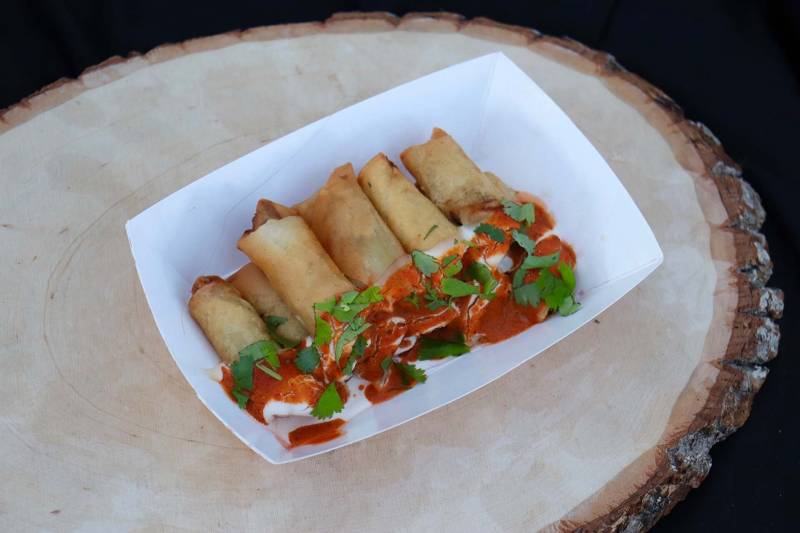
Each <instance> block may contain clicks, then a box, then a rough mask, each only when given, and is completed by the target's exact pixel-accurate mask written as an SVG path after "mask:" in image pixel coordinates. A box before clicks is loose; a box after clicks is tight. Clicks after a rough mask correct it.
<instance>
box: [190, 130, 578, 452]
mask: <svg viewBox="0 0 800 533" xmlns="http://www.w3.org/2000/svg"><path fill="white" fill-rule="evenodd" d="M401 159H402V160H403V162H404V164H405V165H406V167H407V168H408V169H409V170H410V171H411V173H412V175H413V176H414V178H415V179H416V183H417V185H418V187H415V186H414V184H413V183H412V182H411V181H410V180H408V179H407V178H406V177H405V176H404V175H403V174H402V172H401V171H400V169H399V168H398V167H397V166H396V165H394V164H393V163H392V162H391V161H389V159H388V158H387V157H386V156H385V155H384V154H378V155H377V156H375V157H374V158H373V159H372V160H370V161H369V162H368V163H367V164H366V165H365V166H364V168H363V169H362V170H361V172H360V173H359V175H358V177H356V176H355V174H354V172H353V168H352V166H351V165H349V164H347V165H343V166H341V167H339V168H337V169H335V170H334V171H333V173H332V175H331V178H330V180H329V181H328V183H326V185H325V186H324V187H323V188H322V189H320V190H319V191H318V192H317V193H316V194H314V195H313V196H312V197H311V198H309V199H308V200H306V201H304V202H302V203H300V204H298V205H297V206H295V207H287V206H282V205H280V204H277V203H275V202H271V201H269V200H266V199H262V200H260V201H259V202H258V205H257V208H256V213H255V216H254V217H253V226H252V228H251V229H249V230H247V231H246V232H245V233H244V235H243V236H242V238H241V239H240V240H239V243H238V247H239V249H240V250H242V251H243V252H244V253H245V254H246V255H247V256H248V257H249V258H250V260H251V263H250V264H248V265H245V267H243V268H242V269H241V270H240V271H238V272H237V273H235V274H234V275H232V276H231V277H230V278H229V279H228V280H227V281H226V280H223V279H221V278H219V277H215V276H210V277H209V276H204V277H201V278H198V280H197V281H196V282H195V284H194V286H193V287H192V296H191V298H190V300H189V310H190V313H191V315H192V317H194V319H195V321H196V322H197V323H198V325H199V326H200V327H201V329H202V330H203V332H204V333H205V335H206V336H207V337H208V339H209V341H210V342H211V344H212V346H213V347H214V349H215V350H216V351H217V353H218V354H219V356H220V359H221V361H222V364H221V369H222V372H221V376H222V378H221V381H220V382H221V385H222V387H223V388H224V390H225V391H226V392H227V393H228V395H229V396H230V397H231V399H232V400H233V401H235V402H237V403H238V404H239V406H240V407H241V408H242V409H246V410H247V412H248V413H250V414H251V415H252V416H253V417H254V418H255V419H256V420H258V421H259V422H261V423H264V424H266V425H268V426H269V427H270V429H272V431H273V433H274V434H275V436H276V437H277V438H278V440H279V441H280V442H281V443H282V444H283V445H284V446H286V447H287V448H292V447H295V446H300V445H308V444H319V443H322V442H326V441H328V440H331V439H334V438H336V437H338V436H340V435H342V432H343V431H345V430H346V424H345V422H346V420H350V419H352V418H353V417H354V416H356V415H357V414H358V413H359V412H361V411H363V410H364V409H367V408H369V406H370V405H372V404H375V403H379V402H384V401H387V400H389V399H391V398H393V397H394V396H396V395H398V394H401V393H402V392H404V391H407V390H409V389H411V388H413V387H415V386H420V385H422V384H424V383H426V381H427V380H428V372H430V371H431V370H432V369H433V368H434V367H436V366H440V365H442V364H444V363H446V362H447V361H448V360H451V359H452V358H456V357H463V356H465V355H466V354H468V353H470V352H471V351H474V350H475V349H476V348H477V347H479V346H481V345H485V344H491V343H496V342H500V341H502V340H505V339H508V338H510V337H513V336H514V335H517V334H518V333H520V332H522V331H524V330H526V329H528V328H530V327H532V326H534V325H535V324H538V323H539V322H542V321H543V320H545V319H546V318H547V317H548V316H549V315H550V314H554V313H558V314H561V315H564V316H566V315H569V314H572V313H574V312H576V311H577V310H578V309H579V308H580V304H579V303H578V302H577V301H576V299H575V295H574V291H575V274H574V271H575V266H576V257H575V252H574V251H573V250H572V248H571V247H570V246H569V244H567V243H566V242H564V241H562V240H561V239H560V238H559V237H558V236H557V235H556V234H555V232H554V228H555V221H554V220H553V217H552V216H551V215H550V214H549V213H548V212H547V209H546V207H545V206H544V204H542V203H541V202H540V201H538V200H536V199H535V198H534V197H533V196H531V195H529V194H527V193H521V192H514V191H512V190H511V189H509V188H508V187H507V186H506V185H505V184H504V183H503V182H502V181H501V180H500V178H498V177H497V176H495V175H494V174H491V173H488V172H483V171H481V170H480V169H479V168H478V167H477V165H475V163H473V162H472V161H471V160H470V159H469V158H468V157H467V155H466V154H465V153H464V151H463V150H462V149H461V147H460V146H459V145H458V144H457V143H456V142H455V140H454V139H453V138H452V137H450V136H449V135H448V134H447V133H446V132H444V131H443V130H441V129H438V128H436V129H434V131H433V134H432V136H431V139H430V140H429V141H428V142H426V143H423V144H421V145H417V146H412V147H410V148H408V149H407V150H405V151H404V152H403V153H402V154H401ZM458 224H461V225H458ZM404 252H408V253H409V255H406V254H405V253H404ZM479 356H484V357H491V354H484V355H479Z"/></svg>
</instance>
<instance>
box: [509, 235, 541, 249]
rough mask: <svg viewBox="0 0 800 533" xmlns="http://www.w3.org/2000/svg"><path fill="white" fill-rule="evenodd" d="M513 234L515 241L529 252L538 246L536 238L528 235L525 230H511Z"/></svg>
mask: <svg viewBox="0 0 800 533" xmlns="http://www.w3.org/2000/svg"><path fill="white" fill-rule="evenodd" d="M511 236H512V237H513V238H514V241H516V243H517V244H519V245H520V246H522V249H523V250H525V251H526V252H528V253H529V254H532V253H533V249H534V248H535V247H536V242H534V240H533V239H531V238H530V237H528V236H527V235H526V234H525V233H524V232H522V231H519V230H514V231H512V232H511Z"/></svg>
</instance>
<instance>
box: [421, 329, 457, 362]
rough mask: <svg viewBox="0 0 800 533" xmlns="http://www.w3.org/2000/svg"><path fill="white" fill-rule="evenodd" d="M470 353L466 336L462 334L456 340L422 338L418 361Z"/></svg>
mask: <svg viewBox="0 0 800 533" xmlns="http://www.w3.org/2000/svg"><path fill="white" fill-rule="evenodd" d="M468 352H469V346H467V344H466V343H465V342H464V335H463V334H460V335H459V336H458V338H456V339H455V340H452V341H449V340H443V339H431V338H428V337H422V340H421V341H420V349H419V353H418V354H417V359H419V360H420V361H427V360H429V359H444V358H445V357H450V356H454V357H456V356H459V355H463V354H465V353H468Z"/></svg>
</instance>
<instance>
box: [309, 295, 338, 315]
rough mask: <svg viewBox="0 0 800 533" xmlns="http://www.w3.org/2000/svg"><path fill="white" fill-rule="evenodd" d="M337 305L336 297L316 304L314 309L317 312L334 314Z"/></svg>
mask: <svg viewBox="0 0 800 533" xmlns="http://www.w3.org/2000/svg"><path fill="white" fill-rule="evenodd" d="M334 305H336V297H333V298H329V299H327V300H323V301H321V302H317V303H315V304H314V309H316V310H317V311H324V312H326V313H332V312H333V306H334Z"/></svg>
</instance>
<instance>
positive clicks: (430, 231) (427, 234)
mask: <svg viewBox="0 0 800 533" xmlns="http://www.w3.org/2000/svg"><path fill="white" fill-rule="evenodd" d="M438 227H439V224H434V225H433V226H431V229H429V230H428V233H426V234H425V236H424V237H423V238H422V240H423V241H424V240H427V239H428V237H430V236H431V233H433V232H434V230H436V228H438Z"/></svg>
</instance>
